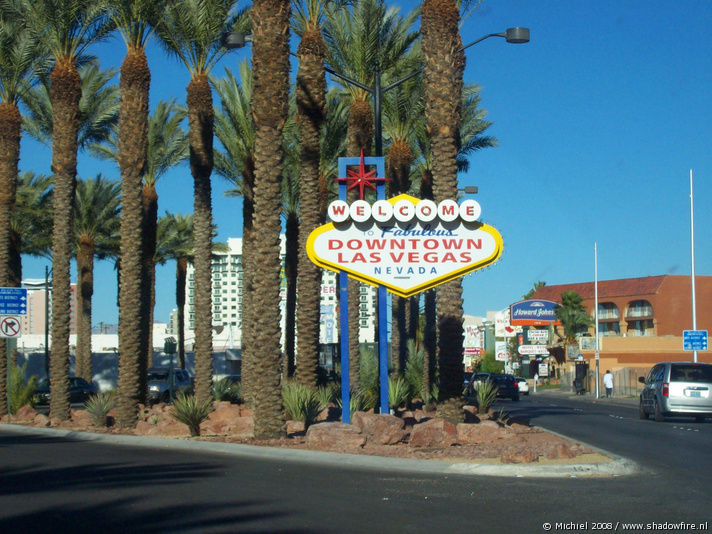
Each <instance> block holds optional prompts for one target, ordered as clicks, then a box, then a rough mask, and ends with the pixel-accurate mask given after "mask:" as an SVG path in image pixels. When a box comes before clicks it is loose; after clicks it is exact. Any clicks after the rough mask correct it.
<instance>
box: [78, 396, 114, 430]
mask: <svg viewBox="0 0 712 534" xmlns="http://www.w3.org/2000/svg"><path fill="white" fill-rule="evenodd" d="M115 405H116V398H115V395H114V392H113V391H109V392H107V393H97V394H96V395H92V396H91V397H89V400H87V401H86V403H85V404H84V407H85V408H86V410H87V412H89V415H91V418H92V421H94V424H95V425H96V426H107V423H108V415H109V412H110V411H111V410H112V409H113V408H114V406H115Z"/></svg>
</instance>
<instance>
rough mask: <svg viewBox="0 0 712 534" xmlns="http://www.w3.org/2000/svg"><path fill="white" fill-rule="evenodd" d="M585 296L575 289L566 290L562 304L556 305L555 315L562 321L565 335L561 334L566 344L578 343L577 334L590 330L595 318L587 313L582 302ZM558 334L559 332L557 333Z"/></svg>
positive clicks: (562, 297)
mask: <svg viewBox="0 0 712 534" xmlns="http://www.w3.org/2000/svg"><path fill="white" fill-rule="evenodd" d="M582 303H583V297H582V296H581V295H579V294H578V293H576V292H575V291H564V292H563V293H562V294H561V304H557V305H556V306H554V315H555V316H556V318H557V319H558V320H559V321H561V325H562V327H563V329H564V334H563V336H561V335H559V337H560V338H561V341H562V342H563V343H564V345H573V344H576V335H577V334H582V333H584V332H587V331H588V327H589V326H591V325H592V324H593V319H591V316H590V315H589V314H588V313H586V307H585V306H584V305H583V304H582ZM557 335H558V334H557Z"/></svg>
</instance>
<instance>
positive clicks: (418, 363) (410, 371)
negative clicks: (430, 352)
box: [403, 339, 425, 400]
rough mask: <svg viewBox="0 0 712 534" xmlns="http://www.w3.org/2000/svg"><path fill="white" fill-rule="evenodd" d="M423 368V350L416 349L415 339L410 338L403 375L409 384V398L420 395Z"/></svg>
mask: <svg viewBox="0 0 712 534" xmlns="http://www.w3.org/2000/svg"><path fill="white" fill-rule="evenodd" d="M424 369H425V350H424V349H420V350H417V349H416V346H415V341H414V340H412V339H410V340H408V359H407V360H406V362H405V373H404V374H403V376H404V377H405V380H406V382H408V385H409V386H410V396H411V398H415V397H420V396H421V395H422V392H423V371H424ZM423 400H425V399H423Z"/></svg>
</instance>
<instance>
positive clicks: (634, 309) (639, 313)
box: [626, 300, 653, 317]
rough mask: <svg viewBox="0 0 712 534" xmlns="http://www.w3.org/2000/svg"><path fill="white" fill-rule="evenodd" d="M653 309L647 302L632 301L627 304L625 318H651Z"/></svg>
mask: <svg viewBox="0 0 712 534" xmlns="http://www.w3.org/2000/svg"><path fill="white" fill-rule="evenodd" d="M652 316H653V307H652V306H651V305H650V302H648V301H647V300H634V301H633V302H631V303H630V304H628V313H627V315H626V317H652Z"/></svg>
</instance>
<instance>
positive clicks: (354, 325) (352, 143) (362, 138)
mask: <svg viewBox="0 0 712 534" xmlns="http://www.w3.org/2000/svg"><path fill="white" fill-rule="evenodd" d="M372 137H373V115H372V113H371V106H370V105H369V104H368V102H367V101H366V100H361V99H355V100H354V101H353V103H352V105H351V109H350V110H349V118H348V125H347V130H346V153H347V154H348V155H349V156H350V157H357V156H360V155H361V150H363V153H364V155H368V154H369V153H370V151H371V139H372ZM357 198H358V197H357V193H356V190H355V189H354V190H351V191H350V192H349V195H348V198H347V201H348V202H349V204H350V203H351V202H353V201H354V200H357ZM348 285H349V290H348V291H349V298H348V303H349V305H348V314H349V383H350V385H351V389H352V390H353V391H357V390H358V389H359V388H360V387H361V352H360V343H359V326H360V317H359V316H360V314H361V310H360V304H361V284H360V283H359V282H357V281H355V280H353V279H351V278H349V281H348Z"/></svg>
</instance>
